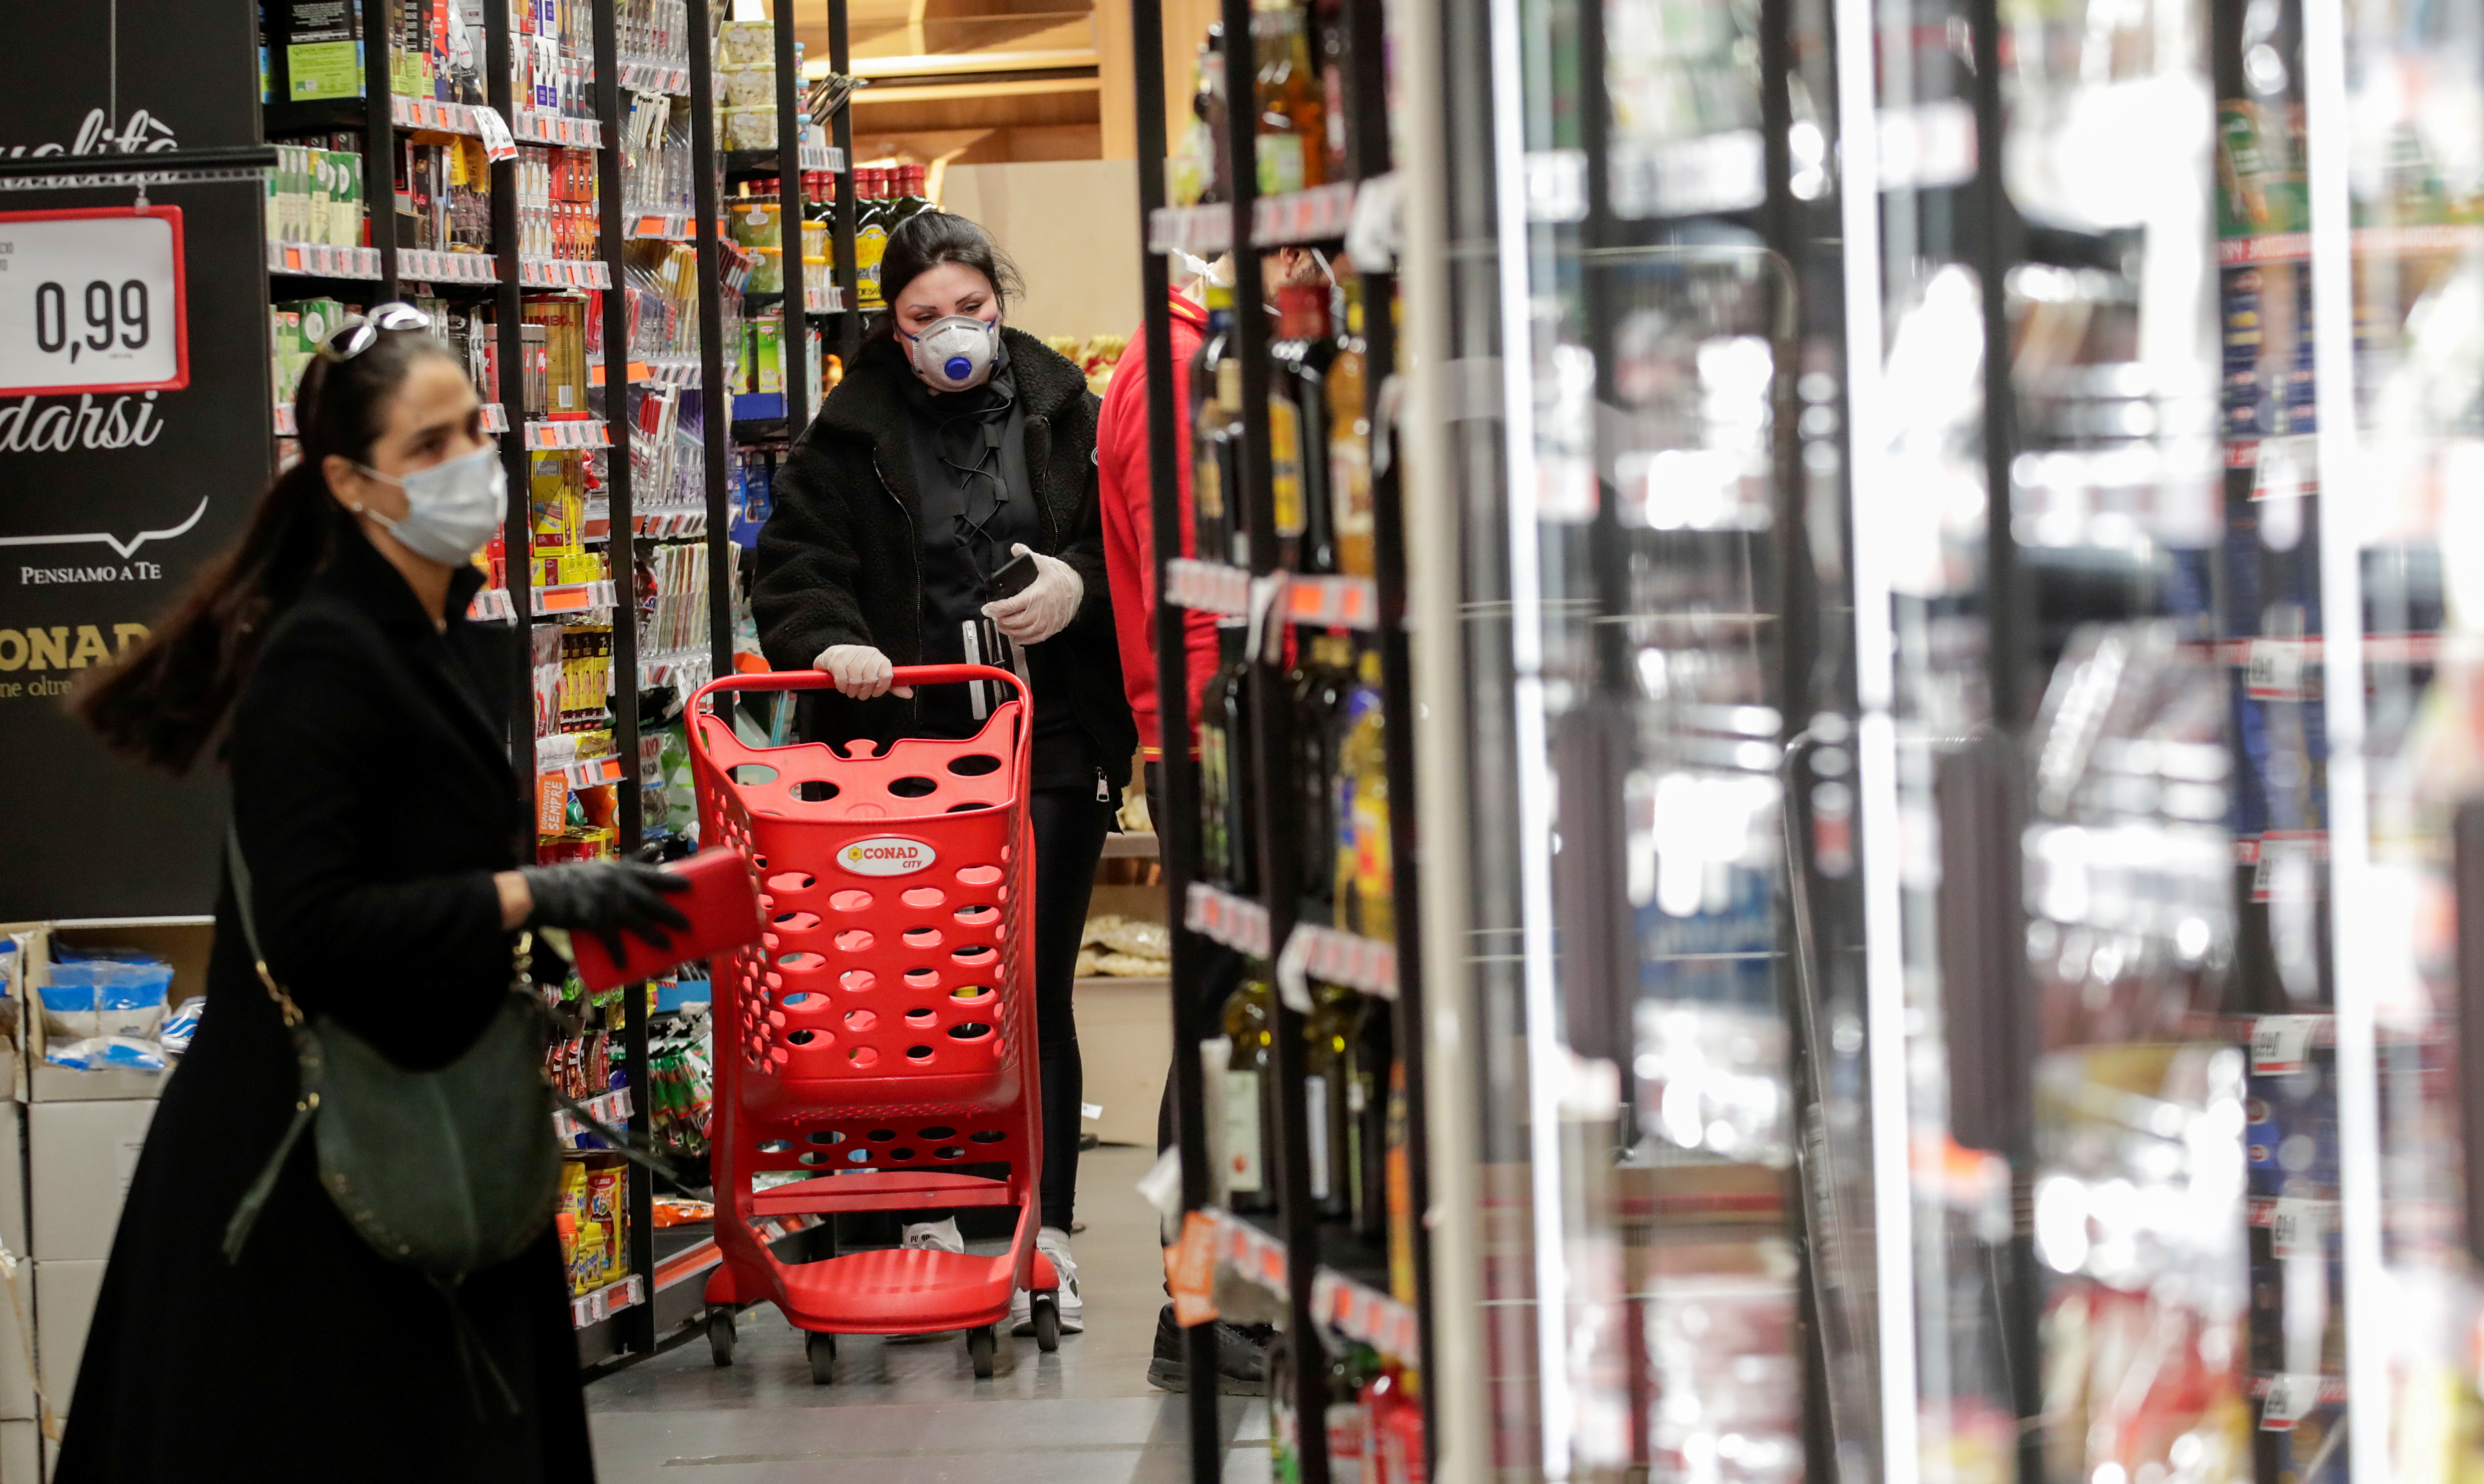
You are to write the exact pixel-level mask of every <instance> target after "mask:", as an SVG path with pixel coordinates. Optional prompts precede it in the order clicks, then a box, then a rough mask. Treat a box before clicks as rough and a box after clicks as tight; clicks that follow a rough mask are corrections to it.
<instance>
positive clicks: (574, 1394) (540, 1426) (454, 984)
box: [54, 536, 594, 1484]
mask: <svg viewBox="0 0 2484 1484" xmlns="http://www.w3.org/2000/svg"><path fill="white" fill-rule="evenodd" d="M343 547H344V550H343V551H341V552H340V553H339V554H338V557H337V558H336V560H335V561H334V562H333V563H332V564H331V566H330V567H329V569H328V570H327V571H326V572H325V573H323V574H322V575H321V576H320V577H319V578H318V579H317V580H315V582H314V583H313V585H312V586H311V591H310V592H309V594H308V595H307V596H305V597H304V599H303V600H302V602H301V603H300V604H298V605H297V606H296V607H294V608H293V609H292V610H291V611H289V612H287V613H286V614H285V615H284V617H283V618H282V619H280V620H279V621H278V622H277V624H276V627H275V629H274V631H273V632H272V633H271V634H269V635H268V639H267V646H266V649H265V650H264V652H263V653H262V655H261V657H260V659H259V661H258V664H257V669H256V671H255V672H254V673H253V675H252V676H251V679H250V682H249V684H248V686H247V688H245V690H244V692H243V694H242V697H241V700H240V702H239V703H238V705H237V706H236V708H235V710H234V713H233V718H232V730H231V736H230V741H229V743H228V745H227V748H226V755H227V760H228V763H229V767H230V769H231V773H232V795H233V817H234V821H235V823H236V824H237V825H238V827H239V831H240V835H241V843H242V850H243V853H244V855H245V857H246V858H247V859H248V861H249V863H250V867H251V873H252V876H253V877H254V884H255V886H256V890H257V912H258V926H259V931H260V932H261V933H262V934H264V937H263V944H264V947H265V949H266V951H267V954H268V956H269V967H270V968H271V969H272V970H273V971H274V973H275V975H276V977H277V979H278V982H279V983H281V984H283V985H285V987H286V988H287V989H289V990H290V991H291V992H292V994H293V996H294V998H295V999H296V1000H297V1001H298V1002H299V1003H300V1004H301V1005H302V1007H303V1008H304V1010H305V1011H306V1012H321V1011H324V1012H327V1013H329V1014H332V1015H334V1016H336V1017H337V1019H338V1021H340V1022H342V1023H343V1024H344V1025H346V1026H348V1027H350V1028H351V1029H352V1030H354V1031H355V1032H357V1033H359V1034H360V1035H362V1036H364V1037H365V1038H367V1039H370V1041H371V1042H372V1043H373V1044H374V1045H376V1046H377V1047H379V1048H380V1049H381V1050H382V1051H383V1052H385V1053H387V1054H388V1055H389V1056H391V1057H392V1058H393V1059H395V1060H397V1061H398V1062H400V1063H402V1064H404V1065H407V1066H440V1065H443V1064H445V1063H446V1062H448V1061H451V1060H454V1059H455V1058H456V1057H457V1056H458V1055H460V1054H461V1053H462V1052H464V1051H465V1049H466V1048H467V1047H468V1046H470V1045H472V1044H473V1040H474V1039H475V1037H476V1036H477V1034H478V1033H479V1032H480V1031H481V1030H482V1028H483V1025H484V1023H485V1021H486V1020H487V1018H488V1017H489V1016H490V1015H491V1013H492V1012H494V1011H495V1010H496V1009H497V1008H498V1007H499V1005H500V996H501V995H502V994H503V993H505V992H506V990H507V987H508V984H509V980H510V946H511V945H510V934H508V933H506V932H504V931H501V928H500V899H499V895H498V893H497V892H496V891H495V890H494V888H493V885H492V874H493V873H494V872H496V871H503V870H507V869H509V868H510V867H512V866H514V865H516V864H517V863H518V847H519V843H520V840H521V839H522V837H523V833H524V831H525V829H526V827H527V817H526V812H525V810H524V807H523V801H522V796H521V794H520V792H519V788H518V781H517V778H516V776H515V774H514V772H513V770H512V769H511V767H510V763H509V755H508V750H507V747H506V744H505V742H503V738H504V736H505V734H506V725H505V723H506V717H507V715H508V707H507V704H506V698H507V696H508V695H509V693H510V686H511V683H512V681H513V680H514V679H515V676H516V668H515V666H516V659H517V657H516V656H515V654H514V653H512V651H511V647H510V643H509V638H510V634H509V631H508V630H507V629H505V628H500V627H497V626H479V625H471V624H469V623H467V622H466V621H465V619H464V618H463V616H462V614H463V611H464V609H465V606H466V603H467V600H468V599H469V598H471V597H472V596H473V589H474V587H475V585H476V579H475V576H474V575H473V574H471V573H460V574H458V576H457V579H456V580H455V582H454V583H453V584H452V587H451V590H450V599H449V609H450V611H451V613H452V614H457V615H460V616H455V617H452V618H450V620H449V622H448V629H447V633H446V635H444V634H441V633H439V632H438V631H437V630H435V629H434V628H433V626H432V622H431V619H430V617H429V616H428V615H427V614H425V613H424V612H423V610H422V607H421V606H420V605H419V603H418V602H417V601H416V599H415V597H414V594H413V591H412V590H411V589H410V588H408V587H407V585H406V583H405V581H404V580H403V579H402V578H400V577H399V576H398V575H397V572H396V570H395V569H394V568H393V567H392V566H390V565H389V564H388V562H387V561H386V560H385V559H384V558H382V557H381V556H380V554H379V553H377V552H376V551H374V550H373V549H372V548H371V547H370V545H369V544H368V543H367V542H365V541H364V540H363V539H361V538H360V537H359V536H348V537H346V538H344V541H343ZM298 1089H299V1079H298V1077H297V1075H296V1071H295V1066H294V1059H293V1048H292V1042H291V1039H289V1037H288V1036H287V1034H286V1032H285V1030H284V1024H283V1022H282V1021H281V1020H280V1019H279V1018H278V1014H277V1010H276V1006H275V1004H274V1002H273V1001H272V1000H271V999H270V998H269V996H268V993H267V991H266V990H265V989H264V988H263V987H261V986H260V985H259V983H258V980H257V975H256V974H255V973H254V972H253V970H252V967H251V960H250V954H249V951H248V950H247V948H246V947H245V946H244V940H243V935H242V931H241V925H240V919H239V918H238V917H237V916H236V914H235V912H234V908H233V899H232V891H231V885H230V883H229V882H228V883H227V884H226V888H225V890H224V892H223V893H222V894H221V898H220V900H219V902H218V904H217V907H216V942H215V951H214V957H213V958H212V959H211V960H210V964H209V968H208V974H207V1004H206V1009H205V1012H204V1014H203V1015H202V1018H201V1023H200V1026H199V1033H198V1037H197V1039H196V1040H195V1041H194V1042H193V1043H192V1045H191V1048H190V1052H189V1054H188V1055H187V1056H186V1057H184V1058H183V1059H182V1061H181V1064H180V1066H179V1067H178V1068H177V1069H176V1070H175V1072H174V1073H173V1075H172V1077H171V1079H170V1080H169V1081H168V1082H167V1084H166V1085H165V1088H164V1097H163V1103H162V1105H161V1106H160V1107H159V1108H158V1109H157V1111H156V1114H155V1120H154V1122H153V1125H152V1126H151V1128H150V1129H149V1130H148V1136H147V1147H146V1149H145V1151H144V1152H143V1153H142V1154H141V1155H140V1157H139V1161H138V1168H137V1170H136V1172H135V1174H134V1175H133V1177H132V1179H131V1182H130V1188H129V1198H128V1202H127V1204H126V1205H125V1206H124V1207H123V1209H122V1211H121V1228H120V1231H119V1233H118V1235H117V1236H116V1237H115V1239H114V1242H113V1249H112V1263H111V1266H110V1267H109V1269H107V1270H106V1272H105V1275H104V1281H103V1291H102V1296H101V1299H100V1300H99V1302H98V1304H97V1306H96V1309H95V1313H94V1325H93V1328H92V1329H91V1330H90V1332H89V1334H88V1336H87V1348H86V1359H85V1363H84V1365H83V1366H82V1367H81V1369H80V1370H79V1373H78V1381H77V1390H76V1395H75V1399H74V1401H73V1402H71V1403H70V1406H69V1420H68V1432H67V1440H66V1443H65V1444H64V1447H63V1451H62V1455H61V1467H60V1474H59V1478H60V1480H61V1481H63V1484H88V1481H109V1484H159V1481H160V1484H196V1481H199V1480H203V1479H211V1478H220V1477H250V1478H254V1479H265V1480H270V1481H288V1480H304V1481H309V1480H318V1481H322V1484H324V1481H327V1480H332V1479H339V1478H351V1479H358V1480H359V1479H373V1480H383V1479H385V1480H397V1479H402V1480H408V1481H412V1480H423V1481H437V1480H446V1479H456V1480H461V1481H464V1480H474V1481H494V1484H498V1481H527V1484H534V1481H544V1484H551V1481H562V1484H571V1481H586V1480H591V1479H592V1478H593V1477H594V1462H593V1458H592V1456H591V1455H590V1453H589V1451H588V1444H587V1434H586V1415H585V1404H584V1400H583V1398H582V1395H581V1390H580V1380H579V1359H578V1343H577V1337H576V1335H575V1333H574V1332H573V1331H572V1329H571V1327H570V1318H569V1307H568V1302H567V1299H568V1285H567V1283H566V1282H565V1279H564V1276H563V1274H562V1271H561V1265H560V1249H559V1244H558V1238H557V1237H556V1236H555V1235H554V1233H553V1232H552V1231H551V1230H549V1229H547V1230H546V1231H545V1233H544V1235H543V1238H542V1240H541V1241H539V1242H537V1243H536V1244H535V1245H534V1246H533V1247H532V1248H530V1249H529V1250H528V1251H527V1253H526V1254H524V1255H521V1256H519V1257H517V1258H514V1259H512V1260H511V1261H509V1262H507V1263H504V1264H502V1265H500V1267H497V1268H491V1269H487V1270H485V1271H483V1272H480V1273H477V1274H474V1275H473V1276H472V1277H471V1278H469V1279H468V1281H467V1282H466V1284H465V1287H464V1291H463V1295H462V1299H461V1302H462V1303H463V1304H464V1305H465V1306H466V1309H467V1312H468V1313H469V1314H471V1315H472V1316H473V1320H474V1322H475V1324H476V1325H477V1326H478V1327H479V1328H480V1330H481V1332H482V1335H483V1337H484V1342H485V1343H486V1344H487V1345H489V1346H490V1348H491V1350H492V1353H493V1356H494V1358H495V1359H496V1360H497V1361H498V1362H499V1363H500V1367H501V1370H502V1373H503V1374H504V1375H505V1376H506V1377H507V1378H508V1380H509V1383H510V1385H511V1387H512V1388H513V1389H514V1390H516V1392H517V1393H518V1395H519V1397H520V1398H521V1399H522V1401H523V1402H524V1404H525V1411H524V1412H523V1413H522V1414H521V1415H520V1416H518V1417H513V1418H500V1419H495V1420H489V1421H487V1420H486V1419H485V1418H484V1417H483V1415H482V1414H480V1413H478V1412H477V1411H476V1409H475V1408H474V1406H473V1403H472V1401H471V1400H470V1398H469V1393H468V1391H467V1388H466V1383H465V1381H464V1380H463V1377H462V1374H461V1371H460V1369H459V1362H458V1352H457V1350H456V1348H455V1345H454V1340H453V1331H452V1330H451V1328H450V1326H451V1324H452V1322H453V1320H452V1317H451V1316H450V1314H449V1313H448V1311H447V1309H446V1301H445V1300H444V1299H443V1298H442V1296H441V1295H440V1294H439V1293H438V1292H436V1291H434V1289H433V1288H432V1287H431V1286H430V1284H429V1283H428V1282H426V1281H425V1280H424V1279H423V1278H422V1277H421V1275H419V1273H417V1272H416V1271H415V1270H414V1269H412V1268H407V1267H400V1266H397V1265H395V1264H393V1263H390V1262H387V1261H384V1260H382V1259H381V1258H380V1256H379V1255H377V1254H375V1253H374V1252H372V1251H371V1249H370V1248H369V1247H368V1246H367V1245H365V1243H364V1241H363V1239H362V1238H361V1237H360V1236H358V1235H357V1234H355V1232H354V1231H353V1229H352V1228H349V1227H348V1226H347V1225H346V1224H345V1220H344V1218H343V1217H342V1216H341V1215H339V1214H338V1211H337V1208H336V1206H335V1204H334V1203H333V1202H332V1201H330V1200H329V1198H328V1196H327V1193H326V1192H325V1191H324V1190H323V1189H321V1187H320V1186H319V1184H318V1181H317V1174H316V1170H317V1165H316V1159H315V1153H314V1150H313V1147H312V1146H313V1142H314V1141H312V1140H310V1139H305V1140H303V1141H302V1143H301V1144H300V1145H299V1146H298V1147H296V1148H295V1151H294V1154H293V1156H292V1158H291V1159H290V1160H289V1161H288V1162H287V1164H286V1166H285V1169H284V1174H283V1176H282V1177H281V1179H280V1180H279V1182H278V1185H277V1188H276V1192H275V1195H274V1197H273V1199H271V1200H270V1201H268V1203H267V1206H266V1208H265V1210H264V1211H263V1212H262V1213H261V1214H260V1216H259V1219H258V1224H257V1228H255V1229H254V1230H253V1231H252V1233H251V1236H250V1241H249V1245H248V1246H247V1247H246V1248H245V1249H244V1250H243V1254H242V1258H241V1261H240V1263H239V1264H238V1265H230V1264H228V1263H227V1262H226V1261H225V1258H224V1255H223V1254H222V1252H221V1251H220V1250H219V1244H220V1243H221V1242H222V1240H223V1236H224V1230H225V1224H226V1222H227V1221H228V1220H229V1218H230V1217H231V1215H232V1213H233V1208H234V1206H235V1204H236V1203H237V1202H238V1201H240V1200H241V1198H242V1193H243V1191H244V1190H245V1189H247V1188H248V1186H249V1184H250V1182H251V1180H252V1179H253V1178H254V1177H255V1176H256V1175H257V1174H258V1171H259V1169H260V1167H261V1165H262V1164H263V1163H264V1162H265V1161H266V1159H267V1157H268V1156H269V1154H270V1153H271V1152H272V1151H273V1150H274V1149H275V1147H276V1145H277V1141H278V1140H279V1139H280V1138H281V1137H282V1136H283V1134H284V1127H285V1124H286V1122H287V1120H289V1119H290V1117H291V1115H292V1111H293V1102H294V1098H295V1096H296V1093H297V1092H298ZM69 1400H70V1399H69V1398H67V1397H56V1398H54V1404H55V1405H56V1406H57V1405H59V1404H60V1403H62V1402H65V1401H69Z"/></svg>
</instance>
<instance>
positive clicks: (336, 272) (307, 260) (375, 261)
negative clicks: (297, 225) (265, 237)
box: [267, 242, 380, 283]
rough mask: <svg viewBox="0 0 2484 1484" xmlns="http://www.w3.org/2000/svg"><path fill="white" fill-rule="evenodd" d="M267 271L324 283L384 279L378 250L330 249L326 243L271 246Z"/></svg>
mask: <svg viewBox="0 0 2484 1484" xmlns="http://www.w3.org/2000/svg"><path fill="white" fill-rule="evenodd" d="M267 271H268V272H270V273H281V274H289V275H298V276H301V277H304V278H320V279H369V280H371V281H373V282H374V283H376V282H377V281H378V279H379V276H380V254H379V249H377V248H366V247H330V246H329V245H327V244H326V243H324V242H270V243H269V244H268V245H267Z"/></svg>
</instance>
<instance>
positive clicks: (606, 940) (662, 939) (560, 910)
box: [518, 860, 690, 961]
mask: <svg viewBox="0 0 2484 1484" xmlns="http://www.w3.org/2000/svg"><path fill="white" fill-rule="evenodd" d="M518 874H519V875H520V876H522V877H526V878H527V894H528V895H530V896H531V897H533V898H534V904H535V909H534V910H533V911H532V912H530V913H528V914H527V926H528V927H532V928H567V929H568V930H570V931H573V932H591V933H593V934H595V936H596V937H597V938H599V939H601V940H602V941H603V944H604V946H605V948H606V949H608V951H609V952H610V953H611V955H612V957H613V958H614V959H615V960H616V961H617V960H618V959H620V958H622V956H623V954H624V951H625V950H624V947H623V945H622V942H621V930H623V929H625V928H626V929H628V930H630V931H632V932H635V933H637V934H638V935H639V936H641V937H643V938H645V939H647V940H648V941H649V942H652V943H654V944H655V945H656V946H657V947H659V948H669V947H671V946H672V942H673V935H672V934H671V933H669V932H667V931H664V930H665V929H667V928H681V929H685V930H687V929H688V928H689V925H690V920H689V918H687V917H684V916H683V915H682V909H681V908H679V907H677V906H675V905H673V904H671V903H669V902H666V901H665V900H664V898H665V897H666V896H668V895H670V894H672V893H674V892H684V891H688V890H689V889H690V883H689V882H688V881H685V880H683V879H682V878H681V877H678V876H675V875H673V874H672V873H671V872H669V871H659V870H657V869H656V868H655V867H653V866H642V865H640V864H638V863H637V862H636V861H625V860H595V861H581V862H579V863H578V864H575V865H568V866H521V867H519V868H518Z"/></svg>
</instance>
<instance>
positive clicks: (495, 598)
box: [466, 580, 614, 623]
mask: <svg viewBox="0 0 2484 1484" xmlns="http://www.w3.org/2000/svg"><path fill="white" fill-rule="evenodd" d="M534 602H535V616H536V617H537V618H548V617H553V616H555V615H558V614H566V613H588V612H593V611H595V610H596V609H598V608H609V607H612V606H613V602H614V599H613V588H612V583H611V581H610V580H605V581H601V582H566V583H563V584H561V585H560V586H558V587H538V588H536V589H534ZM466 616H467V617H468V618H470V619H473V620H475V621H477V622H482V623H490V622H494V621H499V622H502V623H506V622H510V621H512V620H514V619H515V618H516V617H517V616H518V612H517V608H516V607H515V605H513V604H512V603H511V602H510V601H509V590H508V589H507V588H505V587H487V588H484V589H483V590H482V591H481V592H478V593H476V594H475V595H474V601H473V603H472V604H470V605H469V606H468V607H467V609H466Z"/></svg>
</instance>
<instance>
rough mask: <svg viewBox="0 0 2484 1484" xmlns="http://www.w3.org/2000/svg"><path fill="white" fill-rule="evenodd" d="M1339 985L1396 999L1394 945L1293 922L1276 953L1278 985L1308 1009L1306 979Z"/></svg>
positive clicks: (1298, 1007)
mask: <svg viewBox="0 0 2484 1484" xmlns="http://www.w3.org/2000/svg"><path fill="white" fill-rule="evenodd" d="M1312 979H1316V980H1318V981H1320V982H1321V983H1322V984H1329V985H1345V986H1346V987H1347V988H1349V989H1360V990H1362V991H1363V992H1364V993H1365V994H1373V995H1378V996H1379V997H1380V998H1382V999H1384V1000H1393V999H1395V998H1397V945H1396V944H1394V943H1385V942H1382V941H1381V940H1380V939H1378V938H1366V937H1362V936H1360V935H1358V934H1355V933H1351V932H1340V931H1337V929H1335V928H1318V927H1313V926H1312V925H1311V924H1310V923H1297V924H1295V925H1294V931H1293V932H1292V933H1291V934H1290V935H1288V936H1287V937H1286V939H1285V951H1284V952H1283V953H1282V954H1280V955H1278V956H1277V984H1278V985H1279V987H1280V988H1282V989H1283V991H1284V993H1285V996H1286V998H1287V1000H1288V1001H1290V1002H1292V1003H1293V1005H1294V1008H1295V1009H1297V1010H1301V1011H1306V1012H1307V1011H1309V1010H1310V989H1309V987H1308V985H1307V984H1306V981H1308V980H1312Z"/></svg>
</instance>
